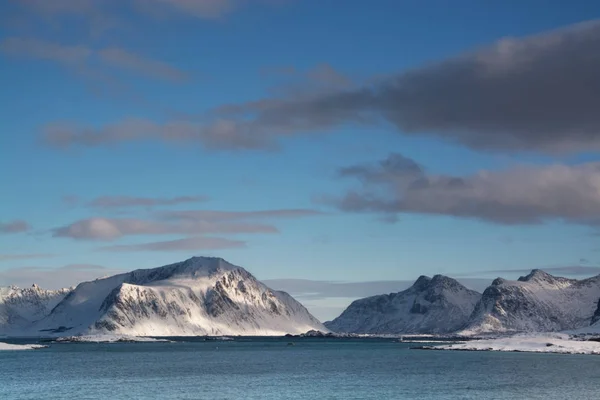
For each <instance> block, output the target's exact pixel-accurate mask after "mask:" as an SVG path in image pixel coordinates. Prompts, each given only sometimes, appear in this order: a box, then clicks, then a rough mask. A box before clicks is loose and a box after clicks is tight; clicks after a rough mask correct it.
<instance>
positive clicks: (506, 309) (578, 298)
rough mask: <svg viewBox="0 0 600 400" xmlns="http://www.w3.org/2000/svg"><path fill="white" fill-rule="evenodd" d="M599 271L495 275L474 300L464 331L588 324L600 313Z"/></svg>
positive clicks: (544, 329) (528, 329) (539, 329)
mask: <svg viewBox="0 0 600 400" xmlns="http://www.w3.org/2000/svg"><path fill="white" fill-rule="evenodd" d="M599 299H600V275H599V276H596V277H592V278H588V279H584V280H576V279H567V278H560V277H555V276H552V275H550V274H548V273H546V272H544V271H541V270H537V269H536V270H533V271H531V273H530V274H529V275H527V276H522V277H520V278H519V279H518V280H516V281H509V280H504V279H502V278H498V279H496V280H494V281H493V282H492V285H491V286H489V287H488V288H487V289H486V290H485V291H484V292H483V295H482V296H481V300H480V301H479V302H478V303H477V305H476V307H475V310H474V311H473V314H472V315H471V318H470V319H469V322H468V324H467V327H466V329H465V330H464V331H463V332H461V333H464V334H484V333H499V332H507V333H510V332H532V331H533V332H536V331H537V332H551V331H562V330H573V329H578V328H584V327H589V326H590V324H591V323H593V322H595V320H593V317H594V316H595V315H597V317H600V311H597V309H598V306H599Z"/></svg>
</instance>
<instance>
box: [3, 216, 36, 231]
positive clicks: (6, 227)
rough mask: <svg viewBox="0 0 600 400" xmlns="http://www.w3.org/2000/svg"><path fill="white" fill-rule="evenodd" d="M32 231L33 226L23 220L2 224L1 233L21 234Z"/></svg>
mask: <svg viewBox="0 0 600 400" xmlns="http://www.w3.org/2000/svg"><path fill="white" fill-rule="evenodd" d="M30 229H31V225H29V223H28V222H27V221H24V220H22V219H16V220H14V221H9V222H0V233H21V232H27V231H28V230H30Z"/></svg>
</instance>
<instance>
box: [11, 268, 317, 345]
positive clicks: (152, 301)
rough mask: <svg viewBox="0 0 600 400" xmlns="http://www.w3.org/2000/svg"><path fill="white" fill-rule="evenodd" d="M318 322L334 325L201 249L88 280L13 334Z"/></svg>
mask: <svg viewBox="0 0 600 400" xmlns="http://www.w3.org/2000/svg"><path fill="white" fill-rule="evenodd" d="M13 328H14V326H13ZM311 329H316V330H326V328H324V326H323V325H322V324H321V323H320V322H319V321H318V320H317V319H315V318H314V317H313V316H312V315H311V314H310V313H309V312H308V311H307V310H306V309H305V308H304V307H303V306H302V305H301V304H300V303H298V302H297V301H296V300H294V299H293V298H292V297H291V296H290V295H288V294H287V293H284V292H278V291H274V290H271V289H269V288H268V287H267V286H265V285H264V284H262V283H261V282H259V281H258V280H256V279H255V278H254V277H253V276H252V275H251V274H250V273H248V272H247V271H246V270H244V269H243V268H241V267H238V266H235V265H232V264H230V263H228V262H226V261H225V260H223V259H220V258H208V257H194V258H191V259H189V260H186V261H183V262H180V263H176V264H171V265H167V266H164V267H159V268H154V269H146V270H136V271H133V272H129V273H125V274H120V275H115V276H112V277H109V278H104V279H97V280H95V281H92V282H84V283H81V284H79V285H78V286H77V287H76V288H75V289H74V290H72V291H71V292H69V293H68V295H67V296H66V297H64V299H62V301H60V302H59V303H58V304H56V305H55V307H54V308H53V309H52V310H51V312H49V313H48V314H47V316H45V317H44V318H42V319H40V320H38V321H36V322H34V323H33V324H30V325H28V326H26V327H18V329H12V332H11V334H12V335H16V334H21V335H31V334H32V333H36V334H37V335H42V334H59V333H60V334H62V335H64V334H68V335H72V334H79V333H83V334H106V333H111V334H113V333H114V334H123V335H136V336H186V335H284V334H286V333H291V334H298V333H303V332H306V331H308V330H311Z"/></svg>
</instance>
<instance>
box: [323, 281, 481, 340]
mask: <svg viewBox="0 0 600 400" xmlns="http://www.w3.org/2000/svg"><path fill="white" fill-rule="evenodd" d="M480 297H481V294H480V293H477V292H475V291H473V290H469V289H467V288H466V287H464V286H463V285H461V284H460V283H458V282H457V281H456V280H454V279H452V278H448V277H446V276H442V275H435V276H434V277H433V278H429V277H427V276H421V277H419V279H417V281H416V282H415V283H414V284H413V286H411V287H410V288H408V289H406V290H404V291H402V292H398V293H391V294H384V295H379V296H373V297H367V298H364V299H360V300H356V301H354V302H353V303H352V304H350V306H348V308H347V309H346V310H345V311H344V312H343V313H342V314H341V315H340V316H339V317H337V318H336V319H334V320H333V321H331V322H326V323H325V325H326V326H327V327H328V328H329V329H331V330H332V331H334V332H351V333H372V334H384V333H438V334H440V333H450V332H454V331H456V330H458V329H460V328H462V327H463V326H464V325H465V323H466V322H467V320H468V318H469V316H470V315H471V312H472V311H473V309H474V307H475V304H476V303H477V302H478V300H479V299H480Z"/></svg>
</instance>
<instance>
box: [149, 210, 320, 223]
mask: <svg viewBox="0 0 600 400" xmlns="http://www.w3.org/2000/svg"><path fill="white" fill-rule="evenodd" d="M159 215H160V216H162V217H163V218H167V219H174V220H186V219H187V220H203V221H212V222H219V221H234V220H247V219H257V218H258V219H271V218H301V217H312V216H319V215H324V213H323V212H321V211H317V210H311V209H305V208H297V209H281V210H260V211H215V210H187V211H163V212H161V213H159Z"/></svg>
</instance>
